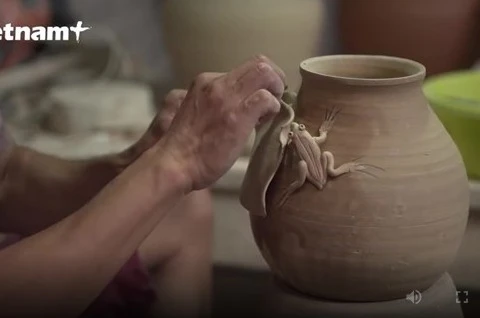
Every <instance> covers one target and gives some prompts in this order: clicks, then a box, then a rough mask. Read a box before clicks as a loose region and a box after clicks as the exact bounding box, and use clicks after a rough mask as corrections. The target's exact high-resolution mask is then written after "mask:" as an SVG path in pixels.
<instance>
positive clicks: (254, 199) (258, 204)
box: [240, 91, 297, 217]
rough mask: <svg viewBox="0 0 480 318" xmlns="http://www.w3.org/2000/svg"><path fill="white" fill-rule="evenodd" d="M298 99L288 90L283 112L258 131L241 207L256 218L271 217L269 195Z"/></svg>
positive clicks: (245, 179)
mask: <svg viewBox="0 0 480 318" xmlns="http://www.w3.org/2000/svg"><path fill="white" fill-rule="evenodd" d="M296 96H297V95H296V94H295V93H293V92H289V91H285V93H284V94H283V96H282V98H281V100H280V105H281V107H280V112H279V113H278V114H277V115H276V116H275V117H274V118H273V119H271V120H270V121H269V122H266V123H264V124H263V125H261V126H260V127H258V128H257V130H256V136H255V143H254V147H253V152H252V156H251V159H250V163H249V165H248V168H247V172H246V174H245V178H244V179H243V183H242V187H241V190H240V204H241V205H242V206H243V207H244V208H245V209H247V211H249V212H250V213H251V214H252V215H256V216H261V217H266V216H267V209H266V200H265V196H266V193H267V189H268V187H269V185H270V183H271V181H272V179H273V177H274V176H275V173H276V172H277V170H278V167H279V166H280V163H281V161H282V159H283V154H284V149H285V146H286V145H287V142H288V133H289V132H290V124H291V123H292V122H293V119H294V117H295V112H294V105H295V103H296Z"/></svg>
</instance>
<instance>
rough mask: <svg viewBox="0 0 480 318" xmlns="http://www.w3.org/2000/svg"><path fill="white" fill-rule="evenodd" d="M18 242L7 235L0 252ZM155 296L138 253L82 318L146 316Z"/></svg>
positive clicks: (18, 238) (1, 244)
mask: <svg viewBox="0 0 480 318" xmlns="http://www.w3.org/2000/svg"><path fill="white" fill-rule="evenodd" d="M20 239H21V238H20V237H18V236H16V235H8V236H7V238H6V239H5V240H3V241H1V242H0V249H2V248H5V247H7V246H9V245H11V244H14V243H16V242H18V241H19V240H20ZM155 297H156V295H155V292H154V289H153V287H152V285H151V279H150V276H149V274H148V271H147V269H146V268H145V266H144V265H143V264H142V261H141V259H140V257H139V255H138V253H135V254H134V255H133V256H132V257H131V258H130V259H129V260H128V261H127V262H126V263H125V265H124V266H123V267H122V268H121V269H120V271H119V272H118V273H117V275H116V276H115V277H114V279H113V280H112V281H111V282H110V283H109V284H108V285H107V286H106V287H105V288H104V290H103V291H102V293H101V294H100V295H99V297H98V298H97V299H96V300H95V301H94V302H93V303H92V304H91V305H90V306H89V307H88V309H87V310H86V311H85V312H84V314H83V315H82V317H102V318H106V317H116V318H117V317H142V316H146V315H147V314H148V311H149V309H150V307H151V305H152V304H153V302H154V301H155Z"/></svg>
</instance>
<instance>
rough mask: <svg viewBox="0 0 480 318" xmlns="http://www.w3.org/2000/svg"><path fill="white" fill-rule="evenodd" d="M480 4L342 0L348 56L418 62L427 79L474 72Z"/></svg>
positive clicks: (457, 0) (473, 1)
mask: <svg viewBox="0 0 480 318" xmlns="http://www.w3.org/2000/svg"><path fill="white" fill-rule="evenodd" d="M479 17H480V1H479V0H440V1H439V0H389V1H383V0H369V1H354V0H353V1H352V0H341V1H340V8H339V25H340V32H341V36H342V41H343V46H344V52H345V53H347V54H386V55H394V56H400V57H405V58H409V59H413V60H416V61H418V62H420V63H422V64H424V65H425V66H426V67H427V73H428V75H433V74H438V73H444V72H448V71H452V70H456V69H463V68H469V67H470V66H471V65H472V64H473V63H474V62H475V59H476V58H477V52H476V50H477V48H478V34H479V31H480V29H479V23H480V18H479Z"/></svg>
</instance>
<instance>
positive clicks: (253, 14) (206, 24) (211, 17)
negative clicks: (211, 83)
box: [161, 0, 324, 89]
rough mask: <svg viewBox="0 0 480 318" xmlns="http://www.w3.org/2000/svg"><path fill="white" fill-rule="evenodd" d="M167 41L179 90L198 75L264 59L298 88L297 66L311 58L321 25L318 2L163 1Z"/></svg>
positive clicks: (322, 18) (164, 27)
mask: <svg viewBox="0 0 480 318" xmlns="http://www.w3.org/2000/svg"><path fill="white" fill-rule="evenodd" d="M162 5H163V6H162V7H161V12H162V23H163V30H164V35H165V41H166V45H167V48H168V50H169V53H170V54H169V55H170V58H171V60H172V62H173V68H174V71H175V72H176V75H177V77H178V80H179V81H180V84H181V85H183V86H184V87H187V86H188V85H189V84H190V83H191V81H192V79H193V78H194V77H195V76H196V75H198V74H199V73H202V72H207V71H208V72H227V71H229V70H231V69H232V68H233V67H235V66H237V65H239V64H240V63H242V62H243V61H245V60H246V59H248V58H249V57H251V56H253V55H255V54H259V53H262V54H265V55H267V56H268V57H270V58H271V59H272V60H273V61H274V62H275V63H277V64H278V65H279V66H280V67H281V68H282V69H283V70H284V71H285V72H286V74H287V76H288V78H289V80H290V81H289V83H288V84H289V86H290V87H291V88H293V89H297V88H298V86H299V84H300V76H299V74H298V65H299V63H300V62H301V61H302V60H304V59H306V58H308V57H310V56H312V55H315V54H316V52H317V49H318V48H319V41H320V38H321V31H322V26H323V21H324V8H323V7H324V6H323V2H322V1H321V0H262V1H258V0H242V1H238V0H203V1H198V0H182V1H177V0H165V1H162Z"/></svg>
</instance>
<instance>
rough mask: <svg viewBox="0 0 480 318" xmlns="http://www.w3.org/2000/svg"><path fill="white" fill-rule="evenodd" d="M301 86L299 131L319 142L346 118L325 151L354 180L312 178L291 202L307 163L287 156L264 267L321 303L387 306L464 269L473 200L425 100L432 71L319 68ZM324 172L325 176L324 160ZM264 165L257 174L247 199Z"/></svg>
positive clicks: (264, 225) (263, 231) (358, 65)
mask: <svg viewBox="0 0 480 318" xmlns="http://www.w3.org/2000/svg"><path fill="white" fill-rule="evenodd" d="M301 74H302V78H303V83H302V86H301V89H300V91H299V94H298V99H297V104H296V106H295V107H294V109H295V118H294V122H296V123H299V124H304V125H305V126H306V130H307V131H308V132H309V133H310V134H311V135H312V136H317V135H318V134H319V132H318V130H319V127H320V126H321V125H322V123H323V122H324V120H325V118H326V115H327V114H328V113H332V112H331V110H332V109H333V110H335V112H333V114H335V113H336V112H337V111H338V113H337V115H336V117H335V121H334V122H333V126H332V128H331V129H330V130H329V131H328V137H327V140H326V142H325V143H324V144H322V145H321V146H320V148H321V149H322V152H323V153H325V151H329V152H331V153H332V154H333V156H334V159H335V162H334V167H335V168H338V167H340V166H342V165H344V164H349V165H348V167H350V168H351V171H352V172H346V173H345V174H342V175H340V176H337V177H333V176H332V175H329V177H328V178H327V182H326V184H325V185H324V186H323V188H321V189H320V188H317V187H316V186H314V185H313V183H312V182H310V180H309V179H308V176H309V175H315V173H316V172H315V171H313V169H310V168H311V167H310V166H308V168H309V169H310V170H309V174H307V180H306V181H305V182H304V183H303V184H302V185H301V186H300V187H299V188H298V189H297V190H296V191H295V192H293V193H291V194H290V195H289V196H288V197H284V193H285V189H287V188H288V187H289V186H290V185H291V184H292V183H293V182H294V181H295V180H297V179H298V177H299V170H298V167H299V165H298V162H299V153H300V152H298V151H297V149H296V148H295V143H294V142H291V143H290V144H288V145H287V146H286V147H285V150H284V154H283V155H282V158H281V164H280V166H279V168H278V170H277V171H276V173H275V175H274V177H273V180H272V181H271V183H270V185H269V186H268V191H267V193H266V212H267V214H266V216H264V217H262V216H261V215H260V214H259V213H256V214H255V213H250V215H251V227H252V230H253V234H254V237H255V241H256V243H257V245H258V247H259V249H260V251H261V253H262V255H263V256H264V258H265V260H266V261H267V263H268V264H269V266H270V268H271V269H272V271H273V273H274V274H275V275H276V276H278V277H279V278H280V279H281V280H283V281H284V282H285V283H287V284H288V285H289V286H291V287H293V288H294V289H296V290H298V291H300V292H303V293H307V294H310V295H313V296H317V297H321V298H326V299H334V300H344V301H382V300H392V299H400V298H404V297H405V295H406V294H408V293H410V292H411V291H412V290H419V291H424V290H426V289H427V288H429V287H430V286H431V285H432V284H434V283H435V282H436V281H437V280H438V279H439V277H441V275H442V274H443V273H445V272H446V271H447V269H448V268H449V266H450V264H451V263H452V262H453V260H454V258H455V255H456V252H457V249H458V248H459V245H460V242H461V239H462V236H463V234H464V231H465V227H466V223H467V218H468V209H469V188H468V181H467V175H466V172H465V167H464V165H463V162H462V158H461V156H460V154H459V151H458V149H457V147H456V146H455V144H454V142H453V141H452V139H451V137H450V136H449V135H448V133H447V132H446V130H445V129H444V127H443V126H442V124H441V123H440V121H439V120H438V118H437V117H436V115H435V114H434V113H433V111H432V110H431V108H430V107H429V105H428V104H427V101H426V98H425V96H424V94H423V91H422V82H423V79H424V77H425V68H424V67H423V66H422V65H421V64H419V63H416V62H414V61H411V60H406V59H400V58H393V57H384V56H350V55H344V56H325V57H318V58H312V59H308V60H306V61H304V62H302V63H301ZM292 127H293V126H292ZM291 131H293V130H291ZM269 145H270V146H272V145H273V144H272V142H269ZM312 147H314V146H312ZM310 149H313V148H310ZM257 151H259V149H258V148H257V149H256V150H255V153H256V152H257ZM270 153H274V152H270ZM310 153H311V154H313V153H314V151H310ZM256 158H259V157H256V156H255V154H254V155H253V159H252V160H257V159H256ZM263 158H265V156H264V157H263ZM321 158H322V159H321ZM315 162H316V163H317V164H319V165H321V167H322V166H324V165H325V164H326V163H325V161H324V159H323V157H320V156H318V157H316V159H315ZM354 162H356V164H351V163H354ZM257 163H258V162H256V161H253V162H252V163H250V166H249V171H247V176H246V180H247V182H250V184H244V188H243V190H242V191H245V192H247V194H248V191H249V190H248V189H249V188H252V186H253V185H254V183H255V182H253V181H251V180H254V179H255V176H254V175H252V172H255V165H256V164H257ZM362 168H363V169H364V170H361V169H362ZM319 174H320V175H321V174H322V173H319ZM317 175H318V174H317ZM267 179H268V178H267ZM248 180H250V181H248ZM250 195H253V196H254V195H255V193H250ZM247 196H248V195H247ZM245 197H246V195H245V193H243V194H242V198H243V202H244V203H245V202H247V201H248V200H246V199H245ZM283 199H286V200H285V201H284V204H283V205H281V204H279V202H282V200H283ZM244 206H248V204H244Z"/></svg>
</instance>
